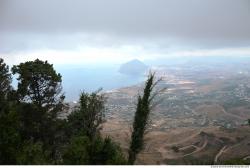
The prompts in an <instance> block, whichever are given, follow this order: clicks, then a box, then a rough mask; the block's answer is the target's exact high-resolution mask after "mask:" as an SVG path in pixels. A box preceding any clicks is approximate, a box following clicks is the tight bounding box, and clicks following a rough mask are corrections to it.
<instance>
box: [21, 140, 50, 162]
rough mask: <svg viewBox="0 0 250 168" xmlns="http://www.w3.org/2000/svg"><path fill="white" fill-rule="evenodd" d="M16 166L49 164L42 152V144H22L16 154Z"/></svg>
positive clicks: (46, 154) (45, 153)
mask: <svg viewBox="0 0 250 168" xmlns="http://www.w3.org/2000/svg"><path fill="white" fill-rule="evenodd" d="M17 153H18V155H17V164H19V165H46V164H49V161H48V160H49V159H48V158H47V157H48V153H47V152H46V151H44V150H43V143H42V142H36V143H34V142H33V141H32V140H29V141H25V142H24V143H23V144H22V147H21V150H20V152H17Z"/></svg>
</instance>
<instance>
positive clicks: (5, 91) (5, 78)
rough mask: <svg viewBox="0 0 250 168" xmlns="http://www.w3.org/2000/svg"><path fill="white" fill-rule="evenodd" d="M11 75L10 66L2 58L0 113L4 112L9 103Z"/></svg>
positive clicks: (0, 60) (0, 62)
mask: <svg viewBox="0 0 250 168" xmlns="http://www.w3.org/2000/svg"><path fill="white" fill-rule="evenodd" d="M11 81H12V79H11V75H10V73H9V67H8V66H7V65H6V64H5V63H4V60H3V59H1V58H0V114H1V113H2V112H3V110H4V108H6V105H7V99H8V96H9V93H10V90H11V86H10V83H11Z"/></svg>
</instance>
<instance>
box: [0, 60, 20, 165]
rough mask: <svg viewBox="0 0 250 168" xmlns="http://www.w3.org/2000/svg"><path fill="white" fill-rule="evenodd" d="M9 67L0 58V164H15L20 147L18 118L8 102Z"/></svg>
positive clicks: (13, 106)
mask: <svg viewBox="0 0 250 168" xmlns="http://www.w3.org/2000/svg"><path fill="white" fill-rule="evenodd" d="M10 84H11V74H10V73H9V67H8V66H7V65H6V64H5V63H4V61H3V59H1V58H0V130H1V131H0V164H15V163H16V150H17V149H18V148H19V147H20V144H21V136H20V133H19V127H20V122H19V117H18V114H17V112H16V109H15V104H13V103H12V102H11V101H10V100H9V96H10V92H11V90H12V88H11V85H10Z"/></svg>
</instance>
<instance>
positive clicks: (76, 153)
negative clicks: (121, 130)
mask: <svg viewBox="0 0 250 168" xmlns="http://www.w3.org/2000/svg"><path fill="white" fill-rule="evenodd" d="M63 163H64V164H66V165H124V164H126V163H127V161H126V159H125V157H124V156H123V154H122V152H121V149H120V147H119V146H118V145H117V144H115V143H114V142H113V141H112V140H111V139H110V138H105V139H103V138H101V137H100V136H98V137H96V138H95V139H94V140H93V141H90V139H89V137H87V136H76V137H73V138H72V139H71V141H70V144H69V145H68V146H67V147H66V149H65V151H64V154H63Z"/></svg>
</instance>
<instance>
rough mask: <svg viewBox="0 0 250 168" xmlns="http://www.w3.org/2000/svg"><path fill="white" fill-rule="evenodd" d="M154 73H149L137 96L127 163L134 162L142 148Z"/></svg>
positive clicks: (153, 83) (153, 84)
mask: <svg viewBox="0 0 250 168" xmlns="http://www.w3.org/2000/svg"><path fill="white" fill-rule="evenodd" d="M154 78H155V76H154V74H152V73H150V74H149V76H148V79H147V81H146V85H145V88H144V92H143V96H140V95H139V96H138V102H137V108H136V113H135V116H134V121H133V131H132V135H131V143H130V149H129V158H128V162H129V164H134V162H135V160H136V156H137V154H138V153H139V152H140V151H141V150H142V148H143V143H144V140H143V137H144V134H145V130H146V128H147V125H148V121H149V114H150V106H151V101H152V100H153V99H152V90H153V88H154V86H155V84H156V82H154Z"/></svg>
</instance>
